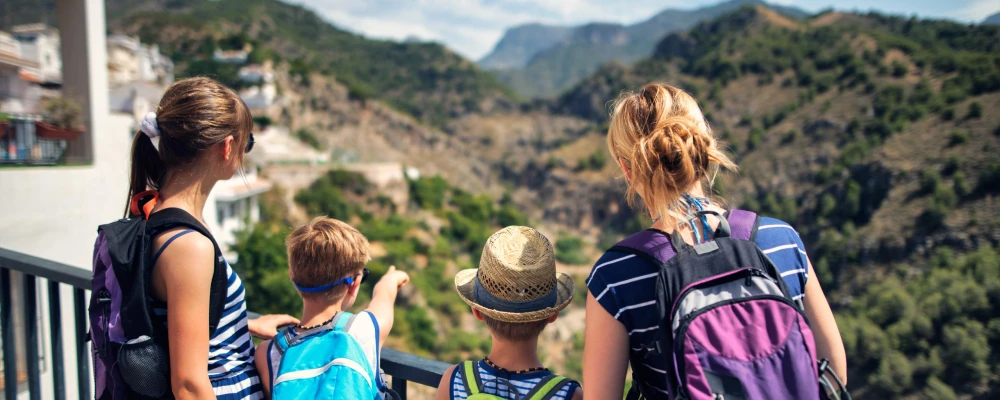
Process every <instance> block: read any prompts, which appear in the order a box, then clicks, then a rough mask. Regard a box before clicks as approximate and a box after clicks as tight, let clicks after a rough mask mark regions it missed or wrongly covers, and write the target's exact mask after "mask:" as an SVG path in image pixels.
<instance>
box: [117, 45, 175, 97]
mask: <svg viewBox="0 0 1000 400" xmlns="http://www.w3.org/2000/svg"><path fill="white" fill-rule="evenodd" d="M108 81H109V82H110V83H111V87H116V86H120V85H125V84H129V83H132V82H150V83H156V84H159V85H164V86H166V85H169V84H171V83H173V81H174V63H173V61H171V60H170V58H168V57H166V56H164V55H163V54H160V48H159V47H158V46H157V45H155V44H154V45H145V44H142V43H141V42H140V41H139V39H138V38H133V37H129V36H125V35H111V36H110V37H108Z"/></svg>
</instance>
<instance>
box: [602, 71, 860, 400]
mask: <svg viewBox="0 0 1000 400" xmlns="http://www.w3.org/2000/svg"><path fill="white" fill-rule="evenodd" d="M607 144H608V150H609V151H610V152H611V155H612V157H613V159H614V160H616V161H617V162H618V165H619V166H620V167H621V171H622V173H623V175H624V177H625V179H626V181H627V182H628V188H627V191H626V197H627V200H628V202H629V205H630V206H632V208H633V209H634V210H636V211H637V212H641V213H644V214H647V215H649V216H650V217H651V218H652V219H653V221H654V222H653V224H652V225H651V226H650V230H653V231H658V232H659V233H662V234H663V235H666V236H667V237H675V238H678V239H680V238H683V240H684V242H686V243H689V244H697V243H702V242H706V241H708V240H711V238H712V236H713V235H714V233H715V232H716V229H717V228H718V227H719V225H720V218H718V217H716V216H714V215H712V213H713V212H714V213H717V215H720V216H721V215H728V214H726V213H727V210H726V208H725V205H724V204H723V203H722V201H721V199H718V198H715V197H713V196H712V195H711V192H710V191H711V187H712V184H713V180H714V179H715V177H716V175H717V174H718V173H719V172H720V171H721V170H727V171H736V170H737V166H736V164H735V163H734V162H733V160H732V159H731V158H730V157H729V155H727V154H726V152H725V151H723V150H722V148H721V146H720V144H719V142H718V140H716V139H715V137H714V135H713V134H712V130H711V128H710V127H709V126H708V123H707V122H706V121H705V117H704V115H703V114H702V112H701V109H700V108H699V107H698V104H697V102H696V101H695V99H694V98H693V97H691V96H690V95H689V94H687V93H686V92H684V91H683V90H681V89H678V88H676V87H673V86H670V85H665V84H648V85H646V86H644V87H642V89H641V90H639V91H638V92H628V93H623V94H622V95H621V96H619V98H618V99H617V100H616V101H615V102H614V103H613V106H612V111H611V123H610V126H609V129H608V134H607ZM699 211H704V213H699ZM757 227H758V229H757V231H756V232H757V234H756V237H755V238H753V240H754V241H755V242H756V245H757V247H759V248H760V249H761V250H762V251H763V253H764V254H766V256H767V258H768V259H770V261H772V262H773V264H774V265H775V266H776V267H777V269H778V271H780V272H781V277H782V278H783V280H784V282H785V284H786V286H787V291H788V294H789V295H790V296H792V297H793V298H794V299H795V300H801V301H802V303H803V304H804V309H805V314H806V315H807V317H808V319H809V321H810V327H811V329H812V332H813V335H814V339H815V352H816V355H817V357H818V358H819V359H827V360H829V361H830V366H831V369H832V370H833V371H834V372H835V373H836V374H837V375H838V376H839V377H841V378H842V379H843V380H846V376H847V374H846V372H847V364H846V356H845V352H844V344H843V340H842V339H841V337H840V333H839V331H838V330H837V323H836V320H834V317H833V312H832V311H831V310H830V306H829V304H828V303H827V300H826V297H825V296H824V294H823V289H822V288H821V287H820V284H819V281H818V280H817V279H813V277H814V276H815V272H814V271H813V267H812V264H811V263H810V262H809V259H808V257H807V255H806V249H805V246H804V245H803V244H802V240H801V239H800V238H799V235H798V233H797V232H796V231H795V229H794V228H792V226H791V225H789V224H787V223H785V222H783V221H779V220H777V219H774V218H768V217H765V216H761V217H760V218H759V223H758V225H757ZM677 246H678V245H676V244H675V245H674V247H677ZM619 250H620V249H616V248H612V249H610V250H608V251H607V252H605V253H604V255H603V256H602V257H601V258H600V259H599V260H598V261H597V262H596V263H595V264H594V268H593V270H592V271H591V273H590V276H589V277H588V279H587V281H586V282H587V288H588V295H587V311H586V318H587V324H586V331H585V343H586V345H585V348H584V366H583V367H584V368H583V379H584V397H585V398H590V399H612V398H621V396H622V393H623V391H624V390H625V378H626V371H627V369H628V366H629V364H630V363H631V366H632V380H633V383H635V382H641V384H642V385H643V387H645V388H647V389H648V390H644V394H645V395H646V396H649V397H652V398H672V397H671V396H670V395H668V394H667V393H668V392H669V389H670V388H671V387H673V383H672V382H673V381H674V377H675V376H677V374H675V371H673V370H672V369H671V368H672V367H671V366H669V365H667V362H666V361H665V357H646V355H647V352H646V348H645V347H644V346H646V345H648V344H649V343H651V342H654V341H655V340H656V338H658V337H661V335H671V332H670V331H669V330H668V331H661V330H660V328H659V325H660V317H659V313H658V312H657V309H658V307H657V306H658V304H657V302H658V301H659V300H657V293H656V281H657V278H656V277H657V275H658V271H659V270H660V265H658V264H657V263H655V262H653V261H652V260H648V259H647V258H644V257H636V256H634V255H630V253H628V252H622V251H619ZM713 328H714V327H713ZM665 354H667V355H669V354H670V350H667V351H666V353H665ZM650 393H652V394H650Z"/></svg>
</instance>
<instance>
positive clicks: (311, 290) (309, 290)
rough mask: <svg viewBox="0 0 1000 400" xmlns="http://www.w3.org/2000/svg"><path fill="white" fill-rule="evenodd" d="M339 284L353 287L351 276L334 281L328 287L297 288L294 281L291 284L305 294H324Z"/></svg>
mask: <svg viewBox="0 0 1000 400" xmlns="http://www.w3.org/2000/svg"><path fill="white" fill-rule="evenodd" d="M341 283H347V284H348V285H353V284H354V277H353V276H348V277H346V278H341V279H340V280H339V281H336V282H334V283H331V284H328V285H323V286H318V287H302V286H299V285H298V284H297V283H295V281H292V284H293V285H295V288H296V289H298V290H299V291H300V292H306V293H316V292H325V291H327V290H329V289H330V288H332V287H334V286H337V285H339V284H341Z"/></svg>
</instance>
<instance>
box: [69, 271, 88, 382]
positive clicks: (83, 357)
mask: <svg viewBox="0 0 1000 400" xmlns="http://www.w3.org/2000/svg"><path fill="white" fill-rule="evenodd" d="M85 303H86V297H85V296H84V290H83V289H80V288H74V289H73V309H74V313H75V314H76V365H77V368H76V379H77V385H79V386H78V387H77V389H78V390H79V394H80V398H81V399H87V398H90V345H89V344H88V343H87V341H86V336H87V306H86V304H85Z"/></svg>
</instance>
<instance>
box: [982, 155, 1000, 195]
mask: <svg viewBox="0 0 1000 400" xmlns="http://www.w3.org/2000/svg"><path fill="white" fill-rule="evenodd" d="M976 190H977V191H979V192H980V193H1000V161H994V162H992V163H990V164H987V165H986V167H985V168H983V169H982V171H981V172H980V173H979V183H978V184H977V185H976Z"/></svg>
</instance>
